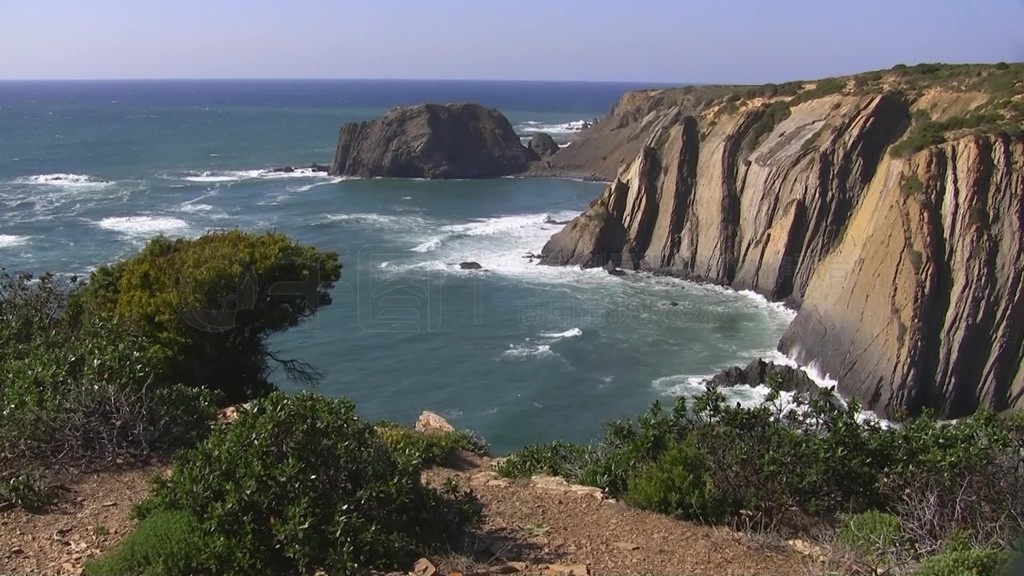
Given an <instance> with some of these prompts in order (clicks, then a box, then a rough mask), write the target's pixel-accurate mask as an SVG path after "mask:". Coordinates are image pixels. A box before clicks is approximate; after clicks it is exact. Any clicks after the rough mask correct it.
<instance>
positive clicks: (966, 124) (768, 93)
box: [646, 62, 1024, 155]
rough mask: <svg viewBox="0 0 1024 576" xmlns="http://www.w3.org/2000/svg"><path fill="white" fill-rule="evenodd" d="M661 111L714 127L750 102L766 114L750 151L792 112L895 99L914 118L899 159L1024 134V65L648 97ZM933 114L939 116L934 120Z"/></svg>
mask: <svg viewBox="0 0 1024 576" xmlns="http://www.w3.org/2000/svg"><path fill="white" fill-rule="evenodd" d="M646 93H647V94H649V95H656V96H655V97H656V98H657V102H658V103H659V105H661V106H665V105H681V106H683V107H684V108H687V109H689V110H691V111H692V112H694V113H699V112H703V111H710V112H711V113H712V121H714V118H716V117H718V116H720V115H723V114H725V115H728V114H734V113H736V112H737V111H739V110H740V109H741V108H742V107H743V104H744V103H745V102H750V101H756V102H755V104H756V105H757V106H759V107H760V108H761V110H762V111H763V112H764V114H763V115H762V117H761V118H760V120H759V121H758V122H757V124H755V126H754V128H753V131H752V133H751V135H749V136H748V141H747V142H745V143H744V146H746V147H752V145H756V142H757V141H758V140H759V139H760V138H761V137H762V136H763V135H764V134H766V133H768V132H770V131H771V129H772V128H774V126H776V125H777V124H778V123H779V122H781V121H782V120H784V119H785V117H786V116H788V109H789V108H792V107H794V106H797V105H799V104H803V103H805V102H809V101H812V100H815V99H818V98H823V97H826V96H832V95H847V96H863V95H868V94H883V93H890V94H894V95H897V96H898V97H900V98H902V99H903V100H904V101H905V102H907V104H908V106H909V107H910V109H911V110H912V111H914V112H915V118H914V122H913V125H912V126H911V128H910V130H909V131H908V132H907V134H906V135H905V136H904V138H903V139H902V140H901V141H900V142H898V143H897V144H896V145H895V146H893V148H892V150H891V153H892V154H893V155H905V154H908V153H912V152H916V151H918V150H922V149H924V148H926V147H928V146H933V145H938V144H942V143H943V142H946V141H948V140H950V139H953V138H957V137H960V136H965V135H968V134H996V135H998V134H1006V135H1010V136H1014V137H1019V136H1021V135H1022V134H1024V63H1019V62H1018V63H1012V64H1009V63H1005V62H1000V63H998V64H917V65H914V66H907V65H902V64H900V65H896V66H894V67H892V68H891V69H889V70H878V71H873V72H864V73H861V74H854V75H850V76H839V77H834V78H823V79H820V80H815V81H802V80H799V81H792V82H785V83H782V84H774V83H769V84H762V85H759V86H753V85H751V86H745V85H735V86H728V85H706V86H687V87H682V88H672V89H667V90H664V89H663V90H652V91H648V92H646ZM933 93H938V94H941V93H945V94H947V95H953V94H965V95H966V94H976V95H977V96H978V97H977V98H976V99H975V101H974V102H972V103H970V105H968V106H965V107H963V108H954V109H952V111H947V110H943V109H942V107H941V106H936V105H934V104H932V103H930V102H929V101H928V99H927V98H925V97H926V96H927V95H930V94H933ZM932 116H935V118H934V119H933V118H932Z"/></svg>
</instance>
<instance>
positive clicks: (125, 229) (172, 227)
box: [96, 216, 188, 237]
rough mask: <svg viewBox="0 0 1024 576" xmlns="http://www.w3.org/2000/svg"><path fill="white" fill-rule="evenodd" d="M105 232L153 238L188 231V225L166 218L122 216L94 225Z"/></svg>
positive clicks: (178, 220)
mask: <svg viewBox="0 0 1024 576" xmlns="http://www.w3.org/2000/svg"><path fill="white" fill-rule="evenodd" d="M96 225H97V226H99V227H100V228H103V229H105V230H112V231H114V232H120V233H121V234H124V235H125V236H132V237H139V236H154V235H156V234H180V233H183V232H185V231H186V230H187V229H188V223H187V222H185V221H184V220H180V219H178V218H171V217H167V216H123V217H114V218H104V219H103V220H100V221H99V222H97V223H96Z"/></svg>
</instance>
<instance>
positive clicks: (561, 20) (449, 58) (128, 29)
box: [0, 0, 1024, 83]
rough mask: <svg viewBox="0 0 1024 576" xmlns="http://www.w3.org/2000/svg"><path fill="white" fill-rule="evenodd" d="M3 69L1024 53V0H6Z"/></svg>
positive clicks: (401, 69)
mask: <svg viewBox="0 0 1024 576" xmlns="http://www.w3.org/2000/svg"><path fill="white" fill-rule="evenodd" d="M0 14H2V16H0V79H113V78H118V79H120V78H125V79H127V78H429V79H440V78H446V79H481V80H483V79H503V80H504V79H510V80H591V81H630V82H667V83H691V82H694V83H724V82H735V83H763V82H782V81H787V80H796V79H813V78H819V77H824V76H834V75H840V74H847V73H853V72H859V71H865V70H875V69H882V68H889V67H892V66H893V65H895V64H899V63H906V64H914V63H918V62H998V61H1007V62H1010V61H1022V60H1024V27H1022V26H1021V23H1024V0H973V1H972V0H845V1H843V0H700V1H697V0H616V1H612V0H516V1H515V2H508V1H499V0H370V1H358V0H348V1H346V0H289V1H285V0H0Z"/></svg>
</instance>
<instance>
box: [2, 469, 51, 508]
mask: <svg viewBox="0 0 1024 576" xmlns="http://www.w3.org/2000/svg"><path fill="white" fill-rule="evenodd" d="M55 492H56V487H55V486H54V485H52V484H51V483H50V481H49V479H48V478H47V474H46V471H45V470H43V469H42V468H40V467H38V466H32V467H28V468H22V469H19V470H12V471H8V472H7V473H5V474H3V475H0V504H14V505H15V506H20V507H21V508H24V509H25V510H30V511H38V510H42V509H44V508H46V507H47V506H49V505H50V504H52V503H53V501H54V500H55V498H56V494H55Z"/></svg>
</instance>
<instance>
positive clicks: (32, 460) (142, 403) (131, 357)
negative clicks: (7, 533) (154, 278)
mask: <svg viewBox="0 0 1024 576" xmlns="http://www.w3.org/2000/svg"><path fill="white" fill-rule="evenodd" d="M80 290H81V283H80V282H79V281H78V280H77V279H74V278H71V279H67V278H61V277H58V276H54V275H49V274H47V275H43V276H40V277H38V278H34V277H32V276H30V275H26V274H19V275H14V276H12V275H9V274H6V273H5V272H3V271H2V270H0V350H2V351H3V354H0V406H2V408H0V482H3V483H7V484H10V483H11V482H15V481H16V479H17V478H24V477H25V476H26V475H27V474H28V475H33V474H34V473H32V472H31V471H32V470H34V469H37V468H41V469H45V470H61V469H70V470H92V469H97V468H101V467H103V466H106V465H108V464H111V463H113V462H115V461H117V460H122V461H124V460H127V459H144V458H147V457H148V456H149V455H151V454H154V453H168V452H170V451H172V450H174V449H176V448H178V447H181V446H190V445H192V444H194V443H195V442H197V441H199V440H201V439H202V438H203V437H204V436H205V434H206V432H207V431H208V428H209V421H210V419H211V418H212V416H213V409H212V403H213V398H212V395H211V394H210V393H208V392H202V391H196V390H191V389H188V388H185V387H184V386H181V385H180V384H177V383H175V382H173V381H171V380H169V379H168V378H167V377H166V374H165V373H163V372H162V370H161V367H162V366H163V364H164V356H163V355H162V353H161V351H160V350H159V348H158V347H155V346H154V345H153V344H152V342H151V341H149V340H147V339H146V338H144V337H142V336H140V335H139V334H138V333H137V331H136V330H134V329H133V328H132V327H131V326H129V325H127V324H125V323H124V322H122V321H120V320H118V319H117V318H113V317H111V316H109V315H99V314H96V315H93V316H92V317H90V318H88V319H83V318H82V317H81V314H80V309H76V308H75V306H74V304H73V302H74V296H75V294H77V293H78V291H80ZM15 500H18V501H20V502H22V503H24V504H26V505H27V504H28V503H29V501H30V500H37V499H34V498H16V499H15Z"/></svg>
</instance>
